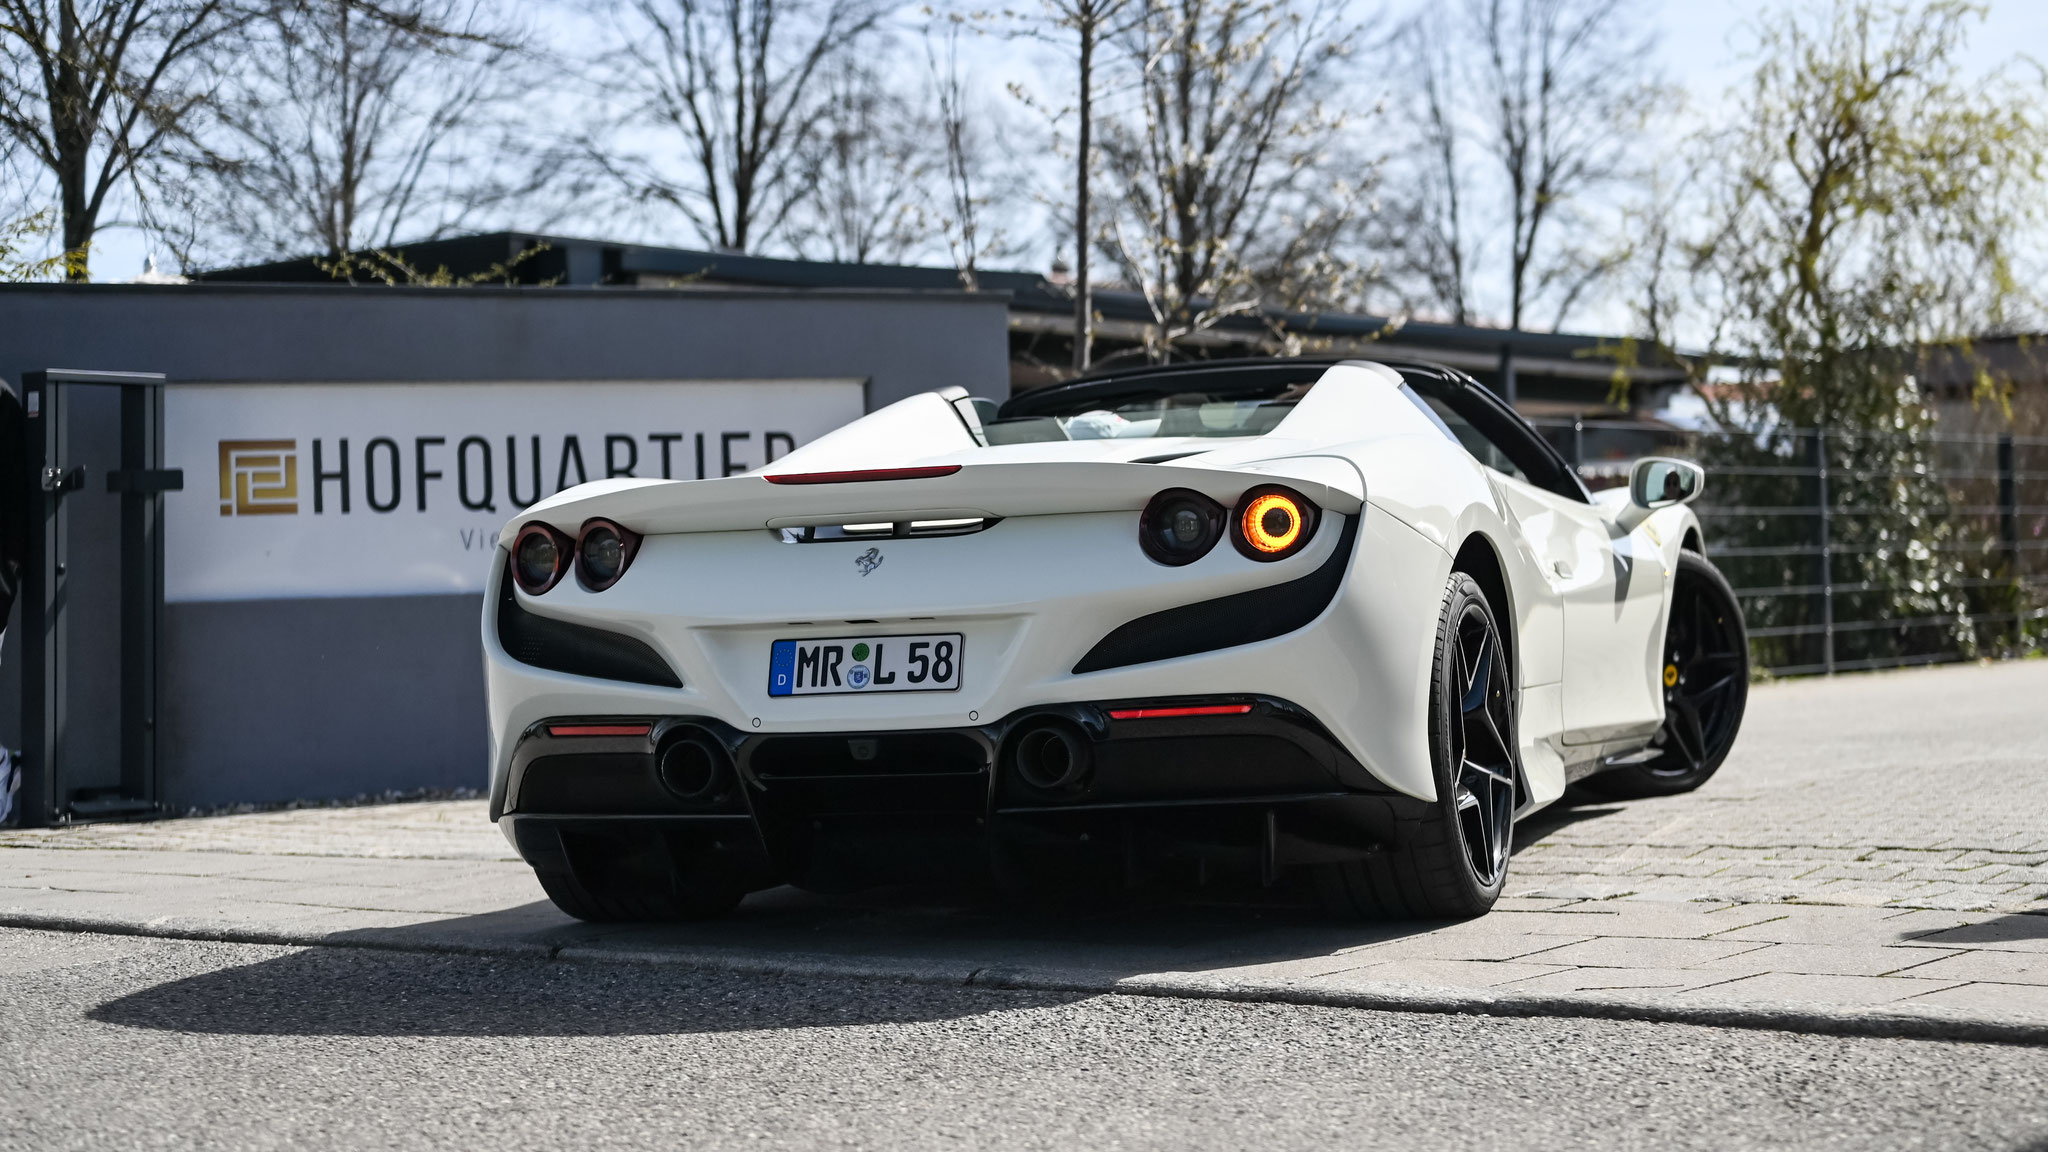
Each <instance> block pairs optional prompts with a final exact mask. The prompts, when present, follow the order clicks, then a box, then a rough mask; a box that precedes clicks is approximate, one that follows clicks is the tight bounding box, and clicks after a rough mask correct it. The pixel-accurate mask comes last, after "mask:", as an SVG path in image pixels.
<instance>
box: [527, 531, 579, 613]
mask: <svg viewBox="0 0 2048 1152" xmlns="http://www.w3.org/2000/svg"><path fill="white" fill-rule="evenodd" d="M571 544H572V542H571V541H570V539H569V538H568V537H567V536H564V535H563V534H562V533H560V532H557V531H555V530H554V529H553V528H551V527H549V526H548V525H546V524H528V525H527V526H526V527H524V528H521V529H520V530H519V535H517V536H515V537H513V538H512V582H513V583H514V584H517V585H519V590H520V591H521V592H524V593H526V594H527V595H528V596H538V595H540V594H541V593H543V592H545V591H547V590H548V589H550V588H553V587H554V586H555V585H556V584H558V583H560V582H561V580H562V573H564V572H567V571H568V570H569V549H570V547H571Z"/></svg>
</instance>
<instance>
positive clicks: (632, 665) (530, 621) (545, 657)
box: [498, 575, 683, 688]
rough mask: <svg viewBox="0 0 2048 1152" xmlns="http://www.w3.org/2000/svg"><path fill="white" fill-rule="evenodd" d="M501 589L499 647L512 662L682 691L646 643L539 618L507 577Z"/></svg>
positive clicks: (670, 670)
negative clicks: (521, 598) (515, 593)
mask: <svg viewBox="0 0 2048 1152" xmlns="http://www.w3.org/2000/svg"><path fill="white" fill-rule="evenodd" d="M503 583H504V588H503V590H502V591H501V592H500V594H499V597H498V643H500V644H502V645H504V646H505V654H506V655H508V656H510V657H512V658H513V659H514V660H517V661H519V662H520V663H521V664H531V665H533V666H534V667H535V668H545V669H547V670H548V671H550V672H566V673H568V674H569V675H571V676H592V677H596V678H597V679H599V680H627V681H631V682H632V683H635V684H652V685H654V686H655V687H657V688H681V687H682V686H683V682H682V680H681V679H679V678H678V677H677V676H676V674H675V671H674V670H673V669H671V668H670V667H669V666H668V663H667V662H666V661H664V660H663V659H662V658H661V656H660V655H659V654H658V653H656V652H655V650H654V649H652V648H650V647H648V646H647V645H646V644H645V643H644V642H642V641H640V640H636V639H634V638H633V637H631V636H621V635H619V634H618V633H616V632H606V631H605V630H603V629H601V628H588V627H585V626H584V625H581V624H571V623H568V622H567V621H564V620H555V619H551V618H549V617H546V616H536V615H534V614H533V613H531V612H528V611H527V610H526V609H524V608H521V607H520V606H519V597H518V596H516V595H514V594H513V591H512V579H511V577H510V576H509V575H507V576H506V578H505V580H504V582H503Z"/></svg>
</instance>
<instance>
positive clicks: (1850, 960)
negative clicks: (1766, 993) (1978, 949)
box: [1699, 944, 1989, 980]
mask: <svg viewBox="0 0 2048 1152" xmlns="http://www.w3.org/2000/svg"><path fill="white" fill-rule="evenodd" d="M1940 955H1941V954H1940V953H1937V952H1935V951H1934V950H1933V949H1930V948H1896V947H1885V946H1881V945H1872V944H1771V945H1768V946H1766V947H1764V948H1760V949H1758V950H1757V951H1754V952H1744V953H1742V954H1741V955H1739V956H1731V957H1729V958H1728V959H1726V960H1714V961H1709V962H1708V963H1705V964H1702V965H1700V966H1699V967H1700V970H1702V971H1707V970H1713V971H1737V970H1748V971H1752V972H1792V973H1800V974H1806V975H1815V976H1888V975H1891V974H1893V973H1896V972H1901V971H1904V972H1905V974H1906V975H1909V976H1916V977H1917V976H1926V975H1928V974H1927V973H1925V972H1922V971H1921V969H1920V968H1919V967H1918V966H1919V965H1924V964H1927V963H1928V962H1929V958H1932V957H1939V956H1940ZM1950 955H1958V953H1950ZM1943 975H1947V973H1943ZM1956 978H1957V979H1961V980H1967V979H1970V977H1968V976H1957V977H1956ZM1985 979H1989V977H1985Z"/></svg>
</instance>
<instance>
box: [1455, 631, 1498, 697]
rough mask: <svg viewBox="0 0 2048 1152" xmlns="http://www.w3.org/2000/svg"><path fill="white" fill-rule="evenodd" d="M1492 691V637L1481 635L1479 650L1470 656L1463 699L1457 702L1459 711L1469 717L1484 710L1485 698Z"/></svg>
mask: <svg viewBox="0 0 2048 1152" xmlns="http://www.w3.org/2000/svg"><path fill="white" fill-rule="evenodd" d="M1461 647H1462V645H1461ZM1492 690H1493V636H1492V635H1491V634H1486V633H1483V634H1481V636H1480V638H1479V650H1478V651H1477V652H1475V653H1473V654H1472V664H1471V671H1470V674H1469V675H1468V676H1467V677H1466V680H1465V695H1464V698H1463V699H1462V700H1460V701H1459V702H1458V707H1459V710H1460V711H1462V712H1464V713H1465V714H1466V715H1468V716H1469V715H1471V714H1472V713H1473V712H1475V711H1478V710H1480V709H1482V708H1484V707H1485V706H1486V697H1487V696H1488V694H1490V693H1491V692H1492Z"/></svg>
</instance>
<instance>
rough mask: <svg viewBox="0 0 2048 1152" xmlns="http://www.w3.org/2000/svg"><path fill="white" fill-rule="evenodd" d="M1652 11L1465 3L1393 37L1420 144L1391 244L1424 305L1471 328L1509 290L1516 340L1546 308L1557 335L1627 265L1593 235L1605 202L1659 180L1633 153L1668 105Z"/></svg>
mask: <svg viewBox="0 0 2048 1152" xmlns="http://www.w3.org/2000/svg"><path fill="white" fill-rule="evenodd" d="M1642 3H1643V0H1465V2H1464V4H1463V5H1462V7H1460V8H1457V9H1453V10H1448V11H1444V10H1435V9H1432V10H1429V11H1425V12H1423V13H1420V14H1418V15H1417V16H1415V17H1414V18H1413V19H1411V20H1410V21H1409V22H1408V23H1407V24H1406V25H1404V27H1403V29H1402V31H1401V32H1400V33H1399V34H1397V35H1396V36H1394V37H1392V38H1390V40H1389V42H1388V44H1389V51H1388V53H1387V58H1388V63H1389V68H1388V70H1387V71H1388V74H1389V75H1390V76H1392V77H1393V78H1394V80H1393V96H1394V98H1395V99H1396V100H1397V101H1398V102H1399V103H1401V104H1402V105H1404V107H1403V115H1402V117H1401V120H1402V122H1403V123H1405V124H1407V125H1409V126H1410V132H1409V137H1408V139H1406V140H1405V141H1403V144H1404V145H1405V147H1404V148H1403V149H1402V152H1403V153H1404V156H1405V159H1404V161H1403V162H1402V163H1400V164H1398V165H1396V166H1394V168H1393V169H1392V170H1391V171H1390V173H1389V183H1390V187H1389V190H1388V206H1389V212H1388V214H1387V227H1385V228H1383V229H1381V231H1380V234H1379V242H1380V243H1381V245H1383V247H1384V250H1386V251H1388V252H1389V253H1390V254H1391V255H1392V263H1393V264H1394V266H1395V270H1396V272H1397V275H1398V278H1399V279H1401V280H1403V281H1405V283H1406V285H1407V287H1408V290H1409V291H1410V293H1411V294H1412V295H1413V297H1415V298H1416V299H1418V300H1419V301H1425V302H1427V303H1428V304H1430V305H1433V306H1435V307H1437V308H1440V309H1442V310H1443V311H1444V312H1446V313H1448V314H1450V315H1451V316H1452V317H1453V318H1455V319H1456V320H1458V321H1459V322H1461V323H1466V322H1470V320H1471V318H1472V316H1473V314H1474V313H1475V312H1477V311H1478V310H1479V309H1478V307H1477V305H1476V303H1475V299H1474V297H1475V295H1476V294H1477V293H1478V291H1479V288H1480V286H1481V284H1482V283H1483V284H1487V285H1491V284H1499V285H1501V286H1502V288H1504V290H1505V293H1504V294H1505V296H1506V297H1507V299H1506V301H1505V303H1506V309H1505V310H1506V320H1507V323H1508V326H1509V327H1510V328H1522V327H1524V326H1525V325H1526V324H1527V323H1528V322H1529V320H1530V318H1531V316H1532V315H1533V314H1534V313H1535V311H1536V310H1537V309H1538V308H1544V309H1547V311H1548V312H1549V318H1550V322H1551V323H1552V324H1553V326H1555V325H1558V324H1562V323H1563V322H1564V321H1565V319H1566V318H1567V317H1568V316H1569V315H1570V314H1571V312H1572V310H1573V309H1574V308H1575V307H1576V306H1577V304H1578V303H1579V301H1580V300H1581V299H1582V298H1583V297H1584V294H1585V293H1586V292H1588V291H1590V290H1592V289H1593V288H1594V287H1596V286H1597V285H1599V284H1600V283H1602V282H1604V281H1605V280H1606V278H1608V277H1609V276H1610V275H1611V274H1612V273H1614V272H1615V271H1616V269H1617V268H1618V267H1619V264H1620V262H1621V261H1623V260H1624V259H1626V258H1627V253H1626V252H1625V251H1623V250H1622V249H1623V248H1624V247H1625V246H1623V245H1614V246H1613V247H1614V250H1613V251H1609V250H1608V246H1607V245H1605V244H1604V243H1601V242H1596V241H1590V240H1589V239H1588V237H1589V236H1592V235H1597V234H1598V233H1599V232H1600V231H1601V230H1600V229H1599V228H1597V227H1596V226H1594V220H1595V217H1596V209H1595V205H1605V206H1606V207H1608V208H1614V207H1616V205H1615V204H1614V203H1612V202H1609V201H1603V200H1601V199H1600V198H1601V197H1602V196H1603V195H1605V194H1607V193H1609V192H1616V191H1618V190H1620V189H1623V188H1626V187H1629V186H1633V185H1635V184H1637V183H1639V182H1640V180H1641V179H1642V178H1644V177H1646V176H1647V175H1648V169H1649V167H1650V166H1649V165H1647V164H1643V163H1641V162H1639V161H1638V160H1637V158H1636V155H1635V153H1634V152H1633V148H1634V145H1636V144H1637V143H1638V141H1639V140H1640V139H1641V137H1642V134H1643V130H1644V128H1645V127H1646V125H1647V124H1648V123H1649V121H1650V119H1651V118H1652V117H1653V116H1655V115H1656V114H1658V113H1659V112H1660V111H1661V110H1662V109H1663V108H1665V106H1666V104H1667V92H1666V90H1665V88H1664V87H1663V86H1662V85H1661V84H1660V83H1659V82H1658V80H1657V78H1656V73H1655V63H1654V56H1653V53H1652V49H1653V48H1654V46H1655V38H1654V37H1653V36H1652V35H1650V34H1649V32H1648V31H1647V30H1646V29H1645V27H1644V22H1643V17H1642V12H1641V7H1642ZM1619 198H1620V197H1618V196H1617V197H1616V199H1619ZM1567 233H1569V234H1571V235H1572V236H1573V240H1572V242H1570V243H1563V242H1560V241H1559V240H1558V239H1557V237H1559V236H1562V235H1565V234H1567ZM1490 238H1497V242H1498V248H1496V247H1495V244H1494V242H1493V240H1492V239H1490ZM1482 244H1483V245H1484V250H1482ZM1489 252H1497V253H1498V256H1497V257H1496V259H1497V260H1498V262H1497V263H1496V262H1495V260H1489V259H1486V258H1485V257H1486V255H1487V253H1489Z"/></svg>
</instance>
